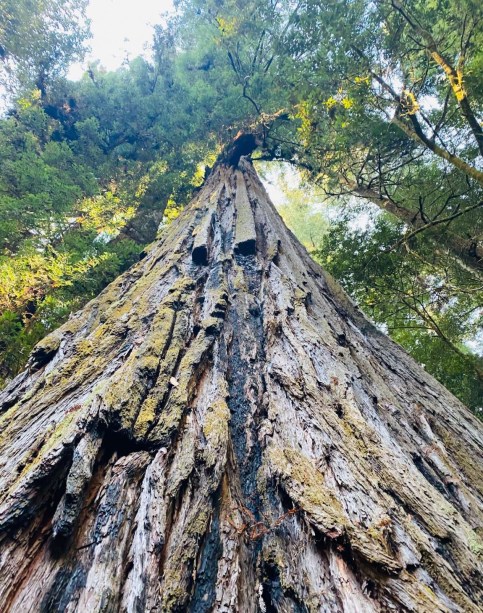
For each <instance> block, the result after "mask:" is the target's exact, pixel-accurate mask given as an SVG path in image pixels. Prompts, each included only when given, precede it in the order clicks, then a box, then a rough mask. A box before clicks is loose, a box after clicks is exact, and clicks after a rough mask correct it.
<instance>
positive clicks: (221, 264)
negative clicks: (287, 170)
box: [0, 159, 483, 613]
mask: <svg viewBox="0 0 483 613" xmlns="http://www.w3.org/2000/svg"><path fill="white" fill-rule="evenodd" d="M0 405H1V406H2V407H3V410H4V414H3V417H2V435H1V441H0V478H1V489H0V491H1V492H2V499H1V508H0V521H1V529H2V532H1V554H0V556H1V557H0V602H2V603H3V604H2V611H5V612H8V611H29V612H30V611H46V612H47V611H48V612H49V613H50V612H54V611H59V612H60V611H62V612H64V611H80V612H93V611H104V612H110V611H133V612H134V611H135V612H138V611H139V612H141V611H150V612H153V611H163V612H168V611H194V612H205V611H206V612H208V611H218V612H221V611H240V612H244V613H245V612H248V613H249V612H252V611H253V612H255V611H263V612H272V611H283V612H290V611H294V612H302V611H353V612H362V611H364V612H370V611H418V612H425V611H427V612H428V613H429V612H431V613H433V612H435V611H475V612H476V611H478V610H479V609H478V602H480V603H481V597H482V595H483V585H482V579H481V577H482V575H481V564H480V561H479V556H481V552H482V551H483V546H482V543H481V539H480V534H479V533H478V530H480V529H481V499H482V489H483V480H482V477H481V471H480V468H481V465H482V455H483V454H482V444H481V443H482V441H483V429H482V427H481V424H480V422H478V421H477V420H476V419H475V418H474V417H473V416H472V415H471V414H470V413H469V411H467V410H466V409H465V408H464V407H463V406H462V405H461V404H460V403H459V402H458V401H457V400H456V399H455V398H454V397H453V396H452V395H451V394H450V393H449V392H448V391H446V390H445V389H444V388H443V387H442V386H441V385H440V384H438V383H437V382H436V381H435V380H434V379H433V378H432V377H430V376H429V375H428V374H427V373H426V372H425V371H424V370H423V369H422V368H421V367H419V366H418V365H417V364H416V363H415V362H414V361H413V360H412V359H411V358H410V357H408V356H407V355H406V354H405V353H404V351H402V349H401V348H400V347H399V346H398V345H396V344H395V343H393V342H392V341H390V340H389V339H388V338H387V337H385V336H384V335H382V334H381V333H380V332H378V331H377V330H376V329H375V328H374V326H373V325H372V324H371V323H369V322H368V321H367V320H366V319H365V318H364V316H363V315H362V314H361V313H360V312H359V311H358V310H357V309H356V308H355V307H354V306H353V304H352V303H351V302H350V300H349V299H348V298H347V296H346V295H345V294H344V292H343V291H342V290H341V289H340V287H339V286H338V285H337V284H336V283H334V281H332V280H331V278H330V277H329V276H328V275H327V274H326V273H324V272H323V271H322V270H321V269H320V267H319V266H317V265H316V264H315V263H314V262H313V261H312V260H311V259H310V257H309V256H308V254H307V253H306V251H305V250H304V249H303V247H302V246H301V245H300V244H299V243H298V242H297V240H296V239H295V238H294V236H293V235H292V234H291V233H290V232H289V231H288V230H287V228H286V227H285V226H284V224H283V222H282V221H281V219H280V217H279V216H278V214H277V212H276V211H275V209H274V207H273V205H272V204H271V203H270V202H269V200H268V196H267V194H266V193H265V191H264V189H263V187H262V185H261V183H260V181H259V179H258V178H257V176H256V174H255V172H254V170H253V168H252V167H251V165H250V163H249V162H248V161H247V160H246V159H242V160H241V162H240V164H239V168H238V169H234V168H233V167H231V166H229V165H223V164H219V165H218V166H216V167H215V169H214V170H213V172H212V174H211V176H210V177H209V179H208V180H207V182H206V184H205V186H204V188H203V189H202V190H201V191H200V192H199V194H198V195H197V197H196V198H195V200H193V202H192V203H191V205H190V206H189V207H188V208H187V210H186V211H185V212H184V213H183V214H182V215H181V216H180V217H179V218H178V219H177V220H176V221H175V222H174V223H173V224H172V225H171V226H170V228H169V230H168V232H167V233H166V235H165V237H164V238H163V239H162V240H159V241H157V242H156V243H154V244H153V245H152V247H151V248H150V249H149V250H148V252H147V254H146V256H145V257H144V259H143V260H142V261H141V262H139V264H137V265H136V266H134V267H133V268H132V269H131V270H129V271H128V272H127V273H125V274H124V275H122V276H121V277H120V278H119V279H118V280H117V281H116V282H114V283H112V284H111V285H110V286H109V287H108V288H107V289H106V290H105V291H104V292H102V294H101V295H100V296H99V297H98V298H97V299H95V300H93V301H92V302H90V303H89V304H88V305H87V306H86V307H85V308H84V309H83V310H82V311H80V312H79V313H77V314H76V315H75V316H74V317H72V318H71V319H70V320H69V321H68V322H67V323H66V324H65V325H64V326H62V327H61V328H60V329H59V330H57V331H56V332H54V333H53V334H51V335H50V336H48V337H47V338H46V339H44V340H43V341H42V342H41V343H40V344H39V345H38V346H37V347H36V349H35V350H34V352H33V353H32V356H31V359H30V362H29V369H28V370H27V371H26V372H24V373H23V374H21V375H19V376H18V377H17V378H16V379H15V380H14V381H13V382H12V383H11V384H10V385H9V386H8V388H7V389H6V390H4V392H3V393H2V394H1V395H0Z"/></svg>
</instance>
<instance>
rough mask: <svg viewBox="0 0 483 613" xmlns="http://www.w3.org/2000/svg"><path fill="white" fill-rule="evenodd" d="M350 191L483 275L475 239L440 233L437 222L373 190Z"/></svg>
mask: <svg viewBox="0 0 483 613" xmlns="http://www.w3.org/2000/svg"><path fill="white" fill-rule="evenodd" d="M349 188H350V189H351V192H352V193H353V194H354V195H356V196H359V197H360V198H365V199H366V200H369V201H370V202H372V203H374V204H375V205H377V206H378V207H379V208H381V209H383V210H384V211H387V212H388V213H391V215H394V217H396V219H399V221H402V222H403V223H405V224H407V225H408V226H409V227H410V228H413V229H414V230H417V231H418V232H425V234H426V235H428V236H430V237H431V238H432V239H433V240H434V241H435V243H436V249H437V250H439V249H440V250H443V251H444V252H445V253H446V254H447V255H449V256H450V257H451V258H453V259H454V260H455V261H456V262H457V263H458V264H459V265H460V266H461V267H462V268H465V269H467V270H470V271H475V270H476V271H479V272H480V274H481V272H482V271H483V246H482V245H481V244H480V243H479V242H478V241H477V240H476V239H471V238H464V237H462V236H459V235H458V234H455V233H454V232H451V230H448V229H441V225H440V223H439V222H438V221H436V223H431V222H428V221H425V220H424V219H422V218H421V215H420V214H419V213H416V212H414V211H411V210H410V209H407V208H405V207H404V206H401V205H399V204H396V203H395V202H394V201H393V200H391V199H390V198H387V197H385V196H381V195H379V194H378V193H377V192H376V191H375V190H373V189H370V188H367V187H362V186H358V185H356V184H355V183H354V184H351V185H349ZM482 206H483V203H480V204H479V205H478V207H482Z"/></svg>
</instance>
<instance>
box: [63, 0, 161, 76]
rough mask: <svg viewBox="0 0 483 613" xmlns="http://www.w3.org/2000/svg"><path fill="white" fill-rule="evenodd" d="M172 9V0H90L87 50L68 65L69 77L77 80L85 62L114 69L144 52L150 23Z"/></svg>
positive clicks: (153, 23) (150, 30) (150, 27)
mask: <svg viewBox="0 0 483 613" xmlns="http://www.w3.org/2000/svg"><path fill="white" fill-rule="evenodd" d="M172 10H173V1H172V0H90V3H89V7H88V9H87V15H88V17H89V18H90V19H91V30H92V39H91V40H90V41H88V44H89V46H90V48H91V51H90V53H89V54H88V55H87V57H86V59H85V60H84V62H83V63H82V64H74V65H72V66H71V68H70V70H69V72H68V77H69V79H74V80H75V79H80V77H81V76H82V74H83V73H84V71H85V69H86V67H87V65H88V64H89V62H93V61H95V60H100V62H101V65H102V66H103V67H104V68H106V69H107V70H115V69H116V68H119V66H121V64H122V63H123V61H124V60H125V59H126V57H127V58H130V59H132V58H134V57H136V56H138V55H142V54H144V53H145V51H146V48H147V46H148V45H149V44H150V42H151V39H152V34H153V29H152V28H153V25H155V24H158V23H162V22H163V17H162V15H163V14H164V13H166V12H167V11H172Z"/></svg>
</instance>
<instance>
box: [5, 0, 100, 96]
mask: <svg viewBox="0 0 483 613" xmlns="http://www.w3.org/2000/svg"><path fill="white" fill-rule="evenodd" d="M87 4H88V0H0V84H1V85H2V86H3V87H6V88H7V89H9V90H10V91H18V90H19V89H20V90H25V89H29V88H32V87H36V88H37V89H38V90H39V91H40V92H41V93H42V95H43V94H44V93H45V91H46V88H47V87H48V85H49V84H51V82H52V80H54V79H56V78H57V77H58V76H59V75H61V74H63V73H64V72H65V70H66V68H67V67H68V65H69V64H70V63H71V62H72V61H75V60H77V59H80V58H81V57H82V55H83V53H84V41H85V39H86V38H87V36H88V33H89V23H88V21H87V20H86V16H85V11H86V7H87Z"/></svg>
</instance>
